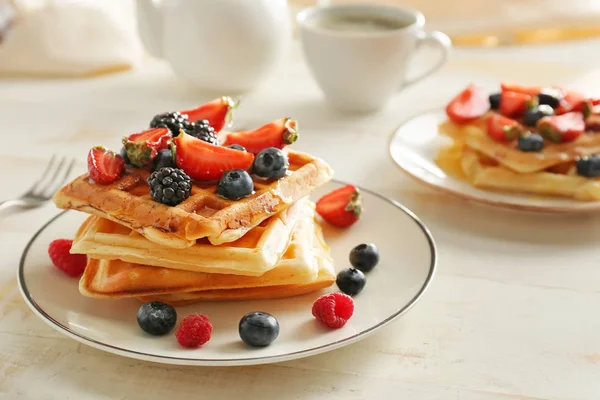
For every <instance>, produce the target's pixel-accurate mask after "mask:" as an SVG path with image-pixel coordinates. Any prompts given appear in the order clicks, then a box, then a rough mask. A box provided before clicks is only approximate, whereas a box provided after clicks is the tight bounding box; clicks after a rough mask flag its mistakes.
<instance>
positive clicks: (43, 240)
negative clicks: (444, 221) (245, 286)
mask: <svg viewBox="0 0 600 400" xmlns="http://www.w3.org/2000/svg"><path fill="white" fill-rule="evenodd" d="M340 185H341V183H330V184H327V185H325V186H324V187H323V188H321V189H320V190H319V191H318V192H317V193H315V195H314V198H315V199H316V198H318V197H319V196H321V195H323V194H325V193H326V192H328V191H331V190H333V189H335V188H336V187H339V186H340ZM362 193H363V200H364V205H365V213H364V218H363V219H361V220H360V221H359V222H358V223H356V224H355V225H353V226H352V227H351V228H349V229H346V230H338V229H334V228H331V227H327V226H325V225H326V224H323V225H324V230H325V235H326V238H327V241H328V244H329V245H330V246H331V249H332V254H333V257H334V259H335V265H336V270H341V269H343V268H346V267H348V266H349V261H348V254H349V252H350V250H351V249H352V248H353V247H354V246H355V245H357V244H360V243H363V242H373V243H375V244H376V245H377V246H378V247H379V250H380V254H381V260H380V263H379V265H378V266H377V267H376V268H375V269H374V270H373V271H371V272H370V273H369V274H368V276H367V285H366V286H365V289H364V290H363V292H362V293H360V294H359V295H358V296H356V297H355V314H354V316H353V317H352V318H351V319H350V321H348V323H347V324H346V325H345V326H344V327H343V328H341V329H338V330H332V329H329V328H326V327H324V326H322V325H321V324H320V323H319V322H317V321H316V320H315V319H314V318H313V317H312V315H311V306H312V303H313V301H314V300H315V299H316V298H317V297H318V296H319V295H320V294H322V293H324V292H319V293H312V294H308V295H304V296H299V297H293V298H289V299H283V300H255V301H230V302H222V303H210V302H206V303H198V304H195V305H190V306H186V307H178V308H177V313H178V317H179V319H180V320H181V318H182V317H183V316H185V315H187V314H190V313H194V312H199V313H203V314H206V315H207V316H208V317H209V318H210V320H211V321H212V324H213V334H212V338H211V340H210V341H209V342H208V343H206V344H205V345H204V346H202V347H201V348H199V349H195V350H187V349H184V348H182V347H180V346H179V345H178V343H177V341H176V339H175V335H174V334H172V333H171V334H168V335H166V336H164V337H152V336H150V335H146V334H145V333H144V332H142V331H141V329H140V328H139V327H138V325H137V322H136V312H137V309H138V308H139V306H140V304H141V303H139V302H138V301H137V300H133V299H130V300H98V299H90V298H86V297H83V296H81V295H80V294H79V291H78V288H77V280H76V279H72V278H69V277H67V276H66V275H64V274H63V273H62V272H60V271H59V270H57V269H56V268H54V267H53V266H52V265H51V262H50V259H49V258H48V254H47V247H48V244H49V243H50V242H51V241H52V240H53V239H57V238H72V237H73V236H74V234H75V231H76V229H77V227H78V226H79V225H80V224H81V222H83V220H84V218H85V217H86V215H85V214H83V213H79V212H75V211H67V212H63V213H61V214H59V215H57V216H56V217H54V218H53V219H51V220H50V221H49V222H48V223H46V224H45V225H44V226H43V227H42V228H41V229H40V230H39V231H38V233H36V234H35V235H34V236H33V238H32V239H31V241H30V242H29V244H28V245H27V247H26V248H25V251H24V252H23V256H22V258H21V263H20V267H19V286H20V288H21V293H22V295H23V297H24V298H25V301H26V303H27V304H28V305H29V306H30V307H31V309H32V310H33V311H34V312H35V313H36V314H37V315H38V316H39V317H40V318H42V319H43V320H44V321H45V322H46V323H48V324H49V325H50V326H52V327H53V328H55V329H57V330H58V331H59V332H61V333H64V334H66V335H67V336H70V337H71V338H73V339H75V340H77V341H79V342H82V343H84V344H87V345H90V346H92V347H95V348H98V349H101V350H105V351H108V352H110V353H115V354H119V355H123V356H127V357H132V358H137V359H142V360H149V361H155V362H161V363H170V364H182V365H251V364H262V363H271V362H278V361H285V360H291V359H294V358H300V357H306V356H310V355H313V354H318V353H322V352H325V351H329V350H333V349H335V348H338V347H342V346H344V345H347V344H350V343H353V342H356V341H357V340H360V339H362V338H364V337H366V336H367V335H368V334H370V333H373V332H374V331H375V330H377V329H379V328H381V327H382V326H384V325H386V324H388V323H389V322H391V321H392V320H394V319H395V318H397V317H399V316H400V315H402V314H404V313H405V312H406V311H407V310H408V309H409V308H410V307H411V306H413V305H414V304H415V302H416V301H417V300H418V299H419V298H420V297H421V296H422V295H423V293H424V292H425V290H426V289H427V287H428V286H429V284H430V282H431V279H432V278H433V274H434V270H435V266H436V248H435V244H434V241H433V238H432V237H431V234H430V233H429V231H428V230H427V228H426V227H425V226H424V225H423V224H422V223H421V222H420V221H419V220H418V218H417V217H416V216H415V215H414V214H412V213H411V212H410V211H409V210H407V209H405V208H404V207H403V206H402V205H400V204H398V203H396V202H394V201H392V200H388V199H385V198H383V197H381V196H379V195H377V194H375V193H372V192H369V191H366V190H363V191H362ZM334 289H336V287H335V284H334V285H333V286H332V287H331V288H330V289H329V290H334ZM249 311H266V312H269V313H271V314H273V315H274V316H275V317H276V318H277V319H278V320H279V324H280V327H281V331H280V335H279V338H278V339H277V340H276V341H275V342H274V343H272V344H271V345H270V346H268V347H266V348H260V349H255V348H249V347H247V346H246V345H245V344H244V343H243V342H242V341H241V340H240V338H239V335H238V330H237V327H238V323H239V320H240V318H241V317H242V316H243V315H244V314H246V313H247V312H249Z"/></svg>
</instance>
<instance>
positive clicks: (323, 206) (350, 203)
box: [316, 185, 363, 228]
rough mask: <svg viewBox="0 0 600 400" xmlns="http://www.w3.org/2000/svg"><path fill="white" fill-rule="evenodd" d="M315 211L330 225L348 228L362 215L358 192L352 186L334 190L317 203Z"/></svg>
mask: <svg viewBox="0 0 600 400" xmlns="http://www.w3.org/2000/svg"><path fill="white" fill-rule="evenodd" d="M316 210H317V212H318V213H319V215H320V216H321V217H322V218H323V219H324V220H325V221H327V222H329V223H330V224H331V225H334V226H337V227H340V228H345V227H348V226H350V225H352V224H354V223H355V222H356V221H358V219H359V218H360V215H361V214H362V211H363V207H362V203H361V197H360V192H359V190H358V189H357V188H356V187H355V186H354V185H346V186H343V187H341V188H338V189H335V190H334V191H332V192H330V193H328V194H326V195H325V196H323V197H321V198H320V199H319V201H317V207H316Z"/></svg>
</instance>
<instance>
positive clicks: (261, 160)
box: [252, 147, 290, 179]
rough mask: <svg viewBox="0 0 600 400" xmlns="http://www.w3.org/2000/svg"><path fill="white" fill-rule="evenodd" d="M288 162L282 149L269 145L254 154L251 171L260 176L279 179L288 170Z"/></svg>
mask: <svg viewBox="0 0 600 400" xmlns="http://www.w3.org/2000/svg"><path fill="white" fill-rule="evenodd" d="M289 166H290V163H289V162H288V158H287V156H286V155H285V154H284V153H283V151H281V150H279V149H278V148H276V147H269V148H268V149H264V150H262V151H261V152H260V153H258V154H257V155H256V158H255V159H254V163H253V164H252V173H253V174H255V175H257V176H260V177H261V178H269V179H279V178H282V177H283V176H284V175H285V173H286V172H287V170H288V167H289Z"/></svg>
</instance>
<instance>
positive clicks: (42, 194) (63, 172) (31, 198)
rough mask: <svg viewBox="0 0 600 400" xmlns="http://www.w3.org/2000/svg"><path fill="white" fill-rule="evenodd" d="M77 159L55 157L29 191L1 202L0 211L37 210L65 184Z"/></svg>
mask: <svg viewBox="0 0 600 400" xmlns="http://www.w3.org/2000/svg"><path fill="white" fill-rule="evenodd" d="M74 165H75V159H71V161H70V162H69V160H68V158H67V157H63V158H61V159H60V160H57V158H56V155H53V156H52V158H51V159H50V162H49V163H48V165H47V166H46V170H45V171H44V173H43V174H42V176H41V177H40V178H39V179H38V180H37V181H35V182H34V184H33V185H32V186H31V187H30V188H29V190H28V191H26V192H25V193H23V194H22V195H21V196H20V197H18V198H16V199H11V200H6V201H3V202H0V211H1V210H4V209H7V208H10V207H20V208H36V207H40V206H42V205H43V204H44V203H45V202H47V201H48V200H50V199H51V198H52V196H53V195H54V193H55V192H56V191H57V190H58V189H59V188H60V187H61V186H62V185H63V184H64V183H65V181H66V180H67V178H68V177H69V174H70V173H71V170H72V169H73V166H74Z"/></svg>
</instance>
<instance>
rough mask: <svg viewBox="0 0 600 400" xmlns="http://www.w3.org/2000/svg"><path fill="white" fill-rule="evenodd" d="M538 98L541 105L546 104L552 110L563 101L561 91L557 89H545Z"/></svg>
mask: <svg viewBox="0 0 600 400" xmlns="http://www.w3.org/2000/svg"><path fill="white" fill-rule="evenodd" d="M537 97H538V102H539V104H545V105H548V106H550V107H552V108H556V107H558V106H559V105H560V101H561V99H562V95H561V93H560V91H559V90H555V89H543V90H542V91H541V92H540V93H539V94H538V95H537Z"/></svg>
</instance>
